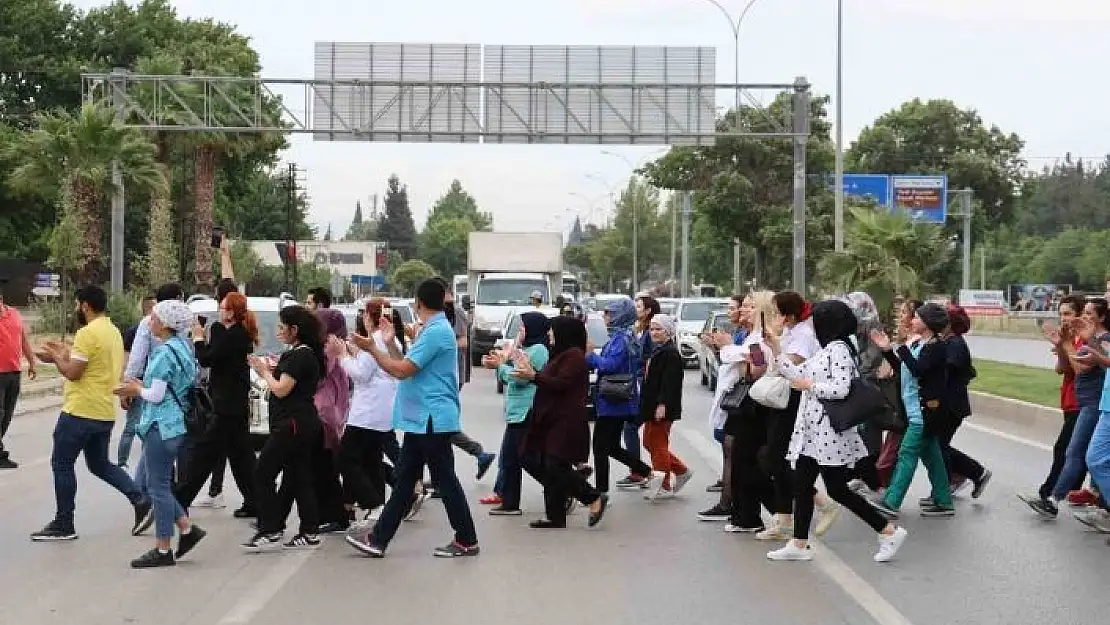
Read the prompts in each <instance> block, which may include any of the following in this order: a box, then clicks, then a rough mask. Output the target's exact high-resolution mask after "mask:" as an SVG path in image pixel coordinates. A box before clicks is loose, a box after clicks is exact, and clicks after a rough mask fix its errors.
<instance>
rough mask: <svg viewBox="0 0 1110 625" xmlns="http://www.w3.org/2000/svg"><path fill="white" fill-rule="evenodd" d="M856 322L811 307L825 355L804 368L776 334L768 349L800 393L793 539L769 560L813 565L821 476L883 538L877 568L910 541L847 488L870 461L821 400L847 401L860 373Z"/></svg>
mask: <svg viewBox="0 0 1110 625" xmlns="http://www.w3.org/2000/svg"><path fill="white" fill-rule="evenodd" d="M856 323H857V322H856V317H855V315H854V314H853V313H852V310H851V309H850V308H849V307H848V306H847V305H846V304H844V303H843V302H840V301H836V300H828V301H824V302H821V303H819V304H817V305H815V306H814V307H813V329H814V333H815V334H816V335H817V341H818V342H819V343H820V344H821V351H819V352H817V353H816V354H814V355H813V356H812V357H811V358H809V359H808V360H806V361H805V362H804V363H802V364H801V365H795V364H794V363H793V362H792V361H791V360H790V359H789V358H786V357H784V356H783V355H782V353H781V350H780V346H779V343H778V340H777V338H776V337H775V336H774V333H770V334H771V336H768V337H767V343H768V345H769V346H770V348H771V351H772V353H773V354H774V355H775V358H776V360H777V363H778V365H779V369H780V371H781V372H782V374H783V375H784V376H785V377H786V378H787V379H789V380H790V381H791V384H792V386H793V387H794V388H795V389H797V390H800V391H801V392H802V398H801V404H800V405H799V408H798V417H797V419H796V420H795V423H794V433H793V435H792V436H791V439H790V447H789V449H788V451H787V454H786V459H787V460H788V461H789V462H790V463H791V464H793V466H794V539H793V540H791V541H789V542H787V543H786V545H785V546H784V547H782V548H781V549H776V550H774V551H771V552H770V553H768V554H767V557H768V558H769V559H771V560H811V559H813V548H812V546H811V545H810V544H809V529H810V525H811V523H812V521H813V497H814V490H813V486H814V484H816V482H817V477H818V476H820V477H821V478H822V481H824V483H825V488H826V490H827V491H828V494H829V496H830V497H832V498H833V499H835V500H836V501H838V502H840V503H841V504H842V505H843V506H844V507H845V508H847V509H849V510H851V511H852V513H853V514H855V515H856V516H857V517H859V518H860V519H861V520H863V521H864V522H865V523H867V524H868V525H870V526H871V527H872V528H874V530H875V531H876V532H878V533H879V536H878V541H879V550H878V552H877V553H876V554H875V561H876V562H888V561H890V560H891V559H893V558H894V555H895V554H896V553H897V552H898V549H899V548H900V547H901V546H902V543H904V542H905V540H906V536H907V533H906V530H905V529H904V528H901V527H896V526H895V525H893V524H892V523H889V522H887V520H886V519H885V518H884V517H883V516H882V515H881V514H879V513H878V512H877V511H876V510H875V509H874V508H873V507H872V506H871V505H870V504H868V503H867V501H865V500H864V499H863V498H862V497H860V496H859V495H857V494H856V493H853V492H852V491H851V490H849V488H848V480H849V478H850V477H851V471H850V469H851V468H852V467H853V466H854V465H855V463H856V461H857V460H861V459H863V458H866V457H867V447H866V446H865V445H864V444H863V440H862V439H861V438H860V436H859V433H858V432H857V431H856V429H855V428H852V429H849V430H847V431H845V432H840V433H838V432H836V431H835V430H834V429H833V428H832V425H831V424H830V423H829V419H828V416H827V415H826V414H825V409H824V407H823V406H822V405H821V401H820V400H822V399H842V398H844V397H846V396H847V395H848V390H849V387H850V383H851V379H852V377H854V376H856V375H858V374H857V373H856V371H857V370H856V364H855V358H856V354H855V353H854V351H853V348H852V347H851V343H850V337H851V336H852V335H853V334H854V333H855V331H856Z"/></svg>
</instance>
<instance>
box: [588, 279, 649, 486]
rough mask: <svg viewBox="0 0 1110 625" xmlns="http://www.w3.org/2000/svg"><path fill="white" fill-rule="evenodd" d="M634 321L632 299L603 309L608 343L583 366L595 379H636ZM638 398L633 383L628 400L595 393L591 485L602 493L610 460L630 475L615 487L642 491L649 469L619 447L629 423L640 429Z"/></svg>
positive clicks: (607, 483) (607, 479)
mask: <svg viewBox="0 0 1110 625" xmlns="http://www.w3.org/2000/svg"><path fill="white" fill-rule="evenodd" d="M635 321H636V306H635V304H633V303H632V300H631V299H629V298H627V297H623V298H620V299H615V300H613V301H612V302H610V303H609V304H608V306H606V307H605V323H606V325H608V327H609V342H608V343H606V344H605V347H603V348H602V350H601V354H600V355H599V354H595V353H593V351H590V352H589V353H588V354H587V355H586V364H588V365H589V366H590V368H591V369H595V370H597V377H598V380H599V381H600V380H603V379H604V378H605V377H606V376H626V375H630V376H633V379H634V380H635V376H636V375H637V372H638V371H639V370H640V368H641V365H640V355H639V348H638V344H637V343H636V338H635V337H634V336H633V335H632V326H633V324H634V323H635ZM639 420H640V397H639V385H638V384H633V389H632V396H631V397H630V398H628V399H624V398H615V397H605V396H602V395H601V393H600V392H599V393H598V397H597V422H596V423H595V424H594V440H593V448H594V464H595V465H596V466H595V467H594V471H595V473H594V479H595V482H594V484H595V485H596V486H597V489H598V490H599V491H601V492H603V493H604V492H608V491H609V459H610V458H612V459H614V460H616V461H617V462H619V463H621V464H623V465H625V466H627V467H628V469H629V470H630V471H631V472H632V475H631V476H629V477H628V478H625V479H624V480H621V481H620V482H618V483H617V487H618V488H643V487H644V486H646V484H647V476H649V475H651V467H650V466H648V465H647V464H645V463H644V462H643V461H642V460H637V459H636V458H635V457H634V456H633V455H632V454H630V453H629V452H628V451H627V450H625V449H622V448H621V433H622V432H623V431H624V427H625V424H626V423H628V422H629V421H632V422H634V423H636V427H637V428H638V427H639Z"/></svg>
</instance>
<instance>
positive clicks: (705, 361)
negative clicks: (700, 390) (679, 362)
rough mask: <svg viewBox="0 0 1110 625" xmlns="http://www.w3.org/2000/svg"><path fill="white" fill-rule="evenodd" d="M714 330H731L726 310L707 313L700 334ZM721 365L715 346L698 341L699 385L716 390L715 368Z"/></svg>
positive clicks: (719, 355)
mask: <svg viewBox="0 0 1110 625" xmlns="http://www.w3.org/2000/svg"><path fill="white" fill-rule="evenodd" d="M715 330H720V331H721V332H732V322H731V321H729V318H728V313H727V312H714V313H710V314H709V318H708V319H706V320H705V325H704V326H703V327H702V331H701V332H702V334H709V333H710V332H713V331H715ZM720 366H721V354H720V352H719V351H718V350H717V348H715V347H710V346H709V345H706V344H704V343H702V342H701V341H700V340H699V341H698V368H699V369H700V370H701V385H702V386H708V387H709V390H710V391H713V392H716V391H717V369H718V368H719V367H720Z"/></svg>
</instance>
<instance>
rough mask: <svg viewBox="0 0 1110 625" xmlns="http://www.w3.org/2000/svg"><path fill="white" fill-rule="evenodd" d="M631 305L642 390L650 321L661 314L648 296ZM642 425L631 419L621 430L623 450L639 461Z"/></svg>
mask: <svg viewBox="0 0 1110 625" xmlns="http://www.w3.org/2000/svg"><path fill="white" fill-rule="evenodd" d="M633 305H634V306H635V307H636V323H635V324H633V326H632V337H633V338H635V339H636V344H637V351H638V352H639V354H640V363H641V366H640V369H639V370H638V371H637V373H636V377H637V379H636V382H637V384H638V385H639V386H640V388H643V386H644V376H645V375H646V372H645V370H644V367H645V366H646V365H647V361H648V358H651V354H652V352H653V351H654V350H655V347H656V344H655V343H654V342H653V341H652V338H651V331H650V328H651V319H652V318H653V317H654V316H655V315H658V314H659V313H661V312H663V309H662V308H661V307H660V306H659V301H658V300H656V299H655V298H654V297H652V296H650V295H639V296H637V297H636V299H635V300H633ZM641 423H644V421H643V420H642V419H632V420H629V421H626V422H625V423H624V428H623V429H622V432H621V434H622V439H623V442H624V450H625V451H627V452H628V453H629V455H631V456H632V457H633V458H635V459H636V460H640V459H641V458H640V424H641ZM636 477H637V476H633V475H627V476H625V477H624V478H623V479H620V480H617V486H621V485H622V484H626V483H628V482H633V481H635V480H636Z"/></svg>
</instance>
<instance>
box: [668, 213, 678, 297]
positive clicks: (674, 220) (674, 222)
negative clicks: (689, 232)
mask: <svg viewBox="0 0 1110 625" xmlns="http://www.w3.org/2000/svg"><path fill="white" fill-rule="evenodd" d="M676 200H677V198H675V196H674V195H673V194H672V195H671V200H670V201H671V280H670V283H671V288H670V289H669V290H670V294H671V297H674V283H675V280H676V279H677V278H678V276H677V275H675V262H676V257H677V255H678V249H677V247H676V245H675V244H676V243H677V242H678V241H677V239H678V202H677V201H676Z"/></svg>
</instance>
